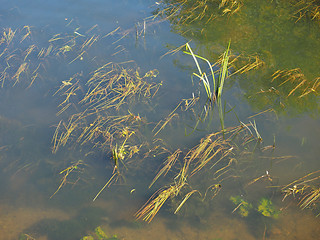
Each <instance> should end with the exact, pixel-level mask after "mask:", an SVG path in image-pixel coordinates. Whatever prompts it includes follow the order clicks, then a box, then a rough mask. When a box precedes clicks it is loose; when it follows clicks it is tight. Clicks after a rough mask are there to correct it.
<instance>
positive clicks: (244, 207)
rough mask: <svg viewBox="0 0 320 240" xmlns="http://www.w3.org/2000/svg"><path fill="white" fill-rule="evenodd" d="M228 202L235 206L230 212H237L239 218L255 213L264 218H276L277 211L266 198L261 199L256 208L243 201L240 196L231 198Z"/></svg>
mask: <svg viewBox="0 0 320 240" xmlns="http://www.w3.org/2000/svg"><path fill="white" fill-rule="evenodd" d="M230 201H231V202H232V203H233V204H234V205H236V208H235V209H234V210H233V211H232V212H238V213H239V215H240V216H241V217H248V215H249V214H250V212H252V211H256V212H259V213H261V214H262V215H263V216H265V217H271V218H275V219H276V218H278V216H279V211H277V210H276V209H275V207H274V205H273V203H272V201H271V200H270V199H268V198H261V199H260V200H259V203H258V205H257V206H256V207H254V206H253V205H252V203H249V202H247V201H245V200H244V199H243V198H242V197H241V196H239V195H237V196H231V197H230Z"/></svg>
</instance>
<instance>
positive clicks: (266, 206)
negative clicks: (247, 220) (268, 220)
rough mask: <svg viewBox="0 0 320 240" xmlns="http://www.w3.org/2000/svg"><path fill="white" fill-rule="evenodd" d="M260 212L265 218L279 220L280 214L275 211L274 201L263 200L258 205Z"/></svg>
mask: <svg viewBox="0 0 320 240" xmlns="http://www.w3.org/2000/svg"><path fill="white" fill-rule="evenodd" d="M258 212H260V213H261V214H262V215H263V216H265V217H272V218H278V217H279V212H278V211H277V210H276V209H275V207H274V205H273V203H272V201H271V200H270V199H268V198H261V199H260V202H259V205H258Z"/></svg>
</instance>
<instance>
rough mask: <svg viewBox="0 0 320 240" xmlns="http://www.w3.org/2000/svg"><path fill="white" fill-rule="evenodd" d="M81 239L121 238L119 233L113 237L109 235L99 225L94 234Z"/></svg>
mask: <svg viewBox="0 0 320 240" xmlns="http://www.w3.org/2000/svg"><path fill="white" fill-rule="evenodd" d="M81 240H119V238H118V237H117V235H113V236H112V237H108V235H107V234H106V233H105V232H104V231H103V230H102V228H101V227H100V226H99V227H97V228H96V229H95V230H94V233H93V234H92V235H88V236H84V237H82V238H81Z"/></svg>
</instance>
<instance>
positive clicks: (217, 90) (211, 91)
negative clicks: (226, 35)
mask: <svg viewBox="0 0 320 240" xmlns="http://www.w3.org/2000/svg"><path fill="white" fill-rule="evenodd" d="M230 43H231V41H229V44H228V47H227V49H226V50H225V51H224V53H223V55H222V59H221V60H220V61H218V62H217V63H215V64H211V63H210V61H209V60H208V59H206V58H204V57H201V56H199V55H196V54H194V53H193V51H192V49H191V47H190V45H189V43H186V49H187V51H185V52H184V53H186V54H189V55H191V56H192V57H193V60H194V62H195V64H196V66H197V70H198V72H199V73H193V75H194V76H196V77H198V78H199V79H200V82H201V83H203V86H204V88H205V91H206V94H207V97H208V100H209V101H208V102H210V103H211V105H210V106H209V108H212V110H213V109H214V103H215V102H216V103H217V106H218V110H219V118H220V123H221V129H222V130H224V107H223V104H222V98H221V96H222V91H223V87H224V83H225V80H226V79H227V78H228V64H229V55H230ZM198 59H200V60H203V61H205V62H206V63H207V64H208V66H209V69H210V73H209V74H207V73H206V72H205V71H204V70H202V69H201V67H200V64H199V62H198ZM216 64H219V65H220V66H219V69H218V78H217V79H216V77H215V73H216V72H215V71H214V70H213V66H215V65H216ZM210 75H211V77H212V81H209V77H208V76H210ZM210 82H212V83H210ZM205 109H207V108H205ZM205 112H206V114H207V111H205ZM197 124H198V123H197Z"/></svg>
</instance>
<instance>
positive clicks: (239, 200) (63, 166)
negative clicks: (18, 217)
mask: <svg viewBox="0 0 320 240" xmlns="http://www.w3.org/2000/svg"><path fill="white" fill-rule="evenodd" d="M262 2H263V3H261V2H260V3H259V4H257V6H255V7H253V6H252V3H251V1H227V0H222V1H200V0H198V1H189V0H179V1H163V4H164V5H161V6H165V7H164V8H163V9H158V10H157V11H156V12H155V14H156V15H157V16H158V17H159V16H160V17H163V18H165V19H169V21H170V22H171V23H172V27H173V29H174V30H175V31H176V32H177V33H179V34H181V35H183V36H184V37H186V38H190V39H193V41H192V42H190V43H186V44H184V45H183V46H181V47H180V48H178V50H174V51H175V53H178V54H181V55H183V56H184V58H186V57H187V58H190V59H191V61H190V62H192V64H193V65H192V67H191V69H192V71H191V72H192V73H191V78H192V79H191V81H192V82H193V84H194V85H193V86H194V89H192V97H190V98H185V99H181V101H180V102H178V103H174V106H175V107H173V110H169V112H170V113H169V114H168V115H165V116H160V120H159V119H157V120H159V121H154V119H156V118H155V117H153V116H152V115H154V114H155V113H156V109H157V108H156V107H157V105H159V104H161V101H159V99H160V100H161V97H158V93H159V92H161V91H163V90H162V81H161V80H160V77H161V72H159V70H157V69H153V70H143V71H142V70H141V69H140V68H139V67H138V66H137V64H135V63H134V62H133V61H125V62H121V63H116V62H113V61H105V59H103V60H101V59H98V58H95V57H94V56H91V54H92V53H91V52H90V51H91V50H92V49H93V48H95V46H96V45H98V46H99V44H100V43H101V41H102V39H103V38H106V36H111V35H113V33H110V35H106V36H104V37H100V36H99V35H97V34H93V33H92V34H91V35H90V33H91V31H93V29H94V27H93V29H89V30H88V31H87V32H86V37H84V35H83V36H81V35H82V34H80V33H78V31H77V29H76V30H74V31H73V33H72V34H56V35H54V36H52V37H51V38H50V39H48V45H46V46H41V47H40V46H37V45H36V43H34V42H33V41H34V38H31V36H32V34H31V33H32V28H30V27H29V26H25V27H23V28H22V29H20V30H19V29H17V30H13V29H11V28H6V29H4V30H3V32H2V35H1V40H0V61H1V64H0V84H1V86H2V88H3V89H6V88H8V89H9V88H11V87H14V88H18V87H21V88H25V89H30V88H32V87H35V86H37V84H43V83H44V81H45V79H46V76H47V75H48V73H47V69H49V71H50V67H51V65H50V64H49V63H50V62H58V63H59V64H61V65H59V64H58V66H60V67H61V68H62V69H65V70H66V72H68V71H69V70H70V69H72V68H71V66H74V65H75V64H80V66H81V65H82V63H85V64H83V65H86V66H85V67H84V66H81V71H79V72H73V71H71V72H72V73H71V74H70V73H69V74H68V75H65V78H64V79H58V80H57V79H50V80H49V81H51V83H50V85H51V86H52V85H53V86H54V87H53V89H50V90H49V91H46V92H47V93H48V92H49V94H47V95H49V96H50V97H52V98H53V99H54V101H56V102H57V113H56V117H57V121H56V124H55V126H54V129H55V130H54V131H53V132H52V145H51V150H52V153H53V154H62V155H63V154H64V153H65V152H72V151H77V152H80V154H81V156H82V157H81V159H80V160H79V159H74V158H73V159H71V160H70V159H69V158H65V160H64V162H63V163H54V168H55V170H56V173H57V174H56V175H58V176H59V177H60V182H59V183H58V184H57V187H56V189H55V190H54V191H53V192H52V193H51V194H50V196H51V198H54V197H57V195H58V194H59V192H60V190H61V189H62V188H63V187H65V186H66V185H68V184H69V185H75V184H80V183H81V184H85V183H84V182H85V181H83V182H82V181H80V179H82V177H83V175H85V173H86V170H87V169H88V168H89V167H90V166H91V164H92V162H91V160H92V159H98V160H100V161H101V162H103V164H104V165H103V166H104V170H105V174H106V176H105V182H104V183H103V184H101V186H99V189H100V190H99V191H97V192H96V193H95V194H94V195H93V196H90V199H92V200H93V201H95V200H97V199H98V198H103V197H104V196H103V194H102V193H103V192H104V191H107V188H109V187H110V186H112V185H116V184H123V185H125V184H132V183H130V180H129V181H128V179H130V176H134V175H137V174H141V175H144V174H145V175H147V174H148V175H147V176H148V177H149V176H150V175H152V177H151V178H150V179H149V180H150V181H149V182H147V183H145V185H146V189H145V191H146V192H147V193H148V196H146V198H145V199H146V201H145V204H143V205H142V206H141V207H140V208H138V210H137V211H136V213H135V218H136V219H140V220H143V221H146V222H148V223H150V222H151V221H152V220H153V219H154V218H155V216H157V214H158V213H159V212H160V210H161V209H163V207H164V206H166V205H169V206H170V207H171V209H170V210H171V211H172V213H174V214H179V215H185V216H187V215H188V214H189V213H194V212H196V213H197V214H198V215H197V216H202V215H201V214H200V212H201V211H200V210H199V208H197V207H198V205H196V204H194V203H195V202H196V203H198V204H199V205H201V204H202V206H205V207H207V206H208V207H209V206H210V204H211V206H212V205H214V203H213V202H214V200H215V198H216V197H217V196H218V195H219V194H221V193H223V192H224V191H225V189H227V188H228V187H230V186H236V187H234V188H232V189H233V190H235V188H237V189H236V190H235V191H237V192H239V191H243V190H244V189H245V188H246V187H247V186H249V185H253V184H257V185H258V184H260V183H267V184H268V186H272V187H274V188H273V189H276V187H277V189H281V191H282V193H283V194H284V199H285V198H287V197H288V196H292V197H294V198H298V200H299V202H298V204H299V206H300V207H301V208H302V209H306V208H313V207H316V206H318V204H319V199H320V189H319V183H318V180H319V178H320V177H319V171H315V172H314V173H310V174H308V175H306V176H305V177H302V178H300V179H298V180H296V181H293V182H292V183H291V184H289V185H286V186H284V187H283V186H280V187H279V186H275V185H276V184H275V182H274V177H273V176H272V172H271V171H269V169H270V168H272V167H271V166H272V165H276V164H277V163H278V162H280V161H283V160H285V159H287V158H290V156H289V157H288V156H280V157H278V156H276V154H274V150H275V147H276V146H275V142H274V143H273V145H267V144H266V145H265V142H263V137H262V136H261V135H260V133H259V129H258V127H257V125H259V122H256V121H255V120H254V117H251V118H252V120H251V118H250V120H249V123H245V121H246V120H243V119H239V118H238V116H237V109H236V107H233V106H230V105H229V104H228V99H227V98H226V97H225V96H224V95H223V93H224V92H226V90H228V89H230V88H231V87H232V86H233V85H235V84H239V86H240V88H241V90H242V91H243V92H244V93H243V94H244V96H245V98H246V100H247V101H248V102H249V103H250V105H251V106H252V107H253V108H255V109H256V110H259V111H262V112H261V114H263V113H266V112H269V111H273V112H276V113H277V114H278V113H280V112H281V111H284V112H285V111H286V109H291V108H296V110H297V112H303V111H314V110H315V109H317V108H318V91H319V86H320V82H319V76H318V75H317V73H318V72H317V71H315V73H314V71H311V70H312V69H314V64H315V65H317V66H318V64H317V63H318V60H317V59H316V58H314V56H313V55H312V56H310V59H311V60H310V64H309V66H308V65H306V64H305V63H304V62H305V61H304V60H301V59H300V58H298V60H299V61H297V66H295V65H293V64H292V62H291V61H289V60H290V59H291V58H293V57H292V56H291V55H288V56H285V57H284V56H283V54H285V53H281V54H280V55H277V52H278V51H280V50H279V48H283V44H284V43H281V44H280V45H279V46H274V45H269V46H268V48H266V49H265V48H263V47H261V46H265V40H266V39H268V38H271V37H274V35H277V37H279V38H280V40H281V41H282V40H283V36H284V33H285V32H286V30H287V29H284V28H282V23H283V22H286V21H291V22H292V25H290V26H293V25H294V26H295V27H296V28H295V30H294V31H295V32H294V33H293V34H297V35H298V37H299V38H298V40H297V41H294V44H293V46H291V47H292V48H295V47H296V44H298V43H301V42H300V40H301V39H302V38H303V37H304V36H305V31H306V29H305V27H304V26H303V21H307V20H308V19H307V18H308V16H309V15H310V14H311V15H310V16H311V20H312V24H313V23H314V22H313V21H314V20H319V17H318V16H319V14H318V13H317V12H316V11H318V8H313V7H314V6H315V5H314V4H316V1H312V2H310V1H309V3H310V4H309V5H307V7H306V8H303V7H302V5H301V3H302V1H300V2H298V3H297V4H296V5H292V4H293V3H292V1H287V2H286V3H285V2H284V1H262ZM312 3H314V4H312ZM286 4H290V6H294V7H295V8H299V7H301V8H300V10H299V11H298V12H296V13H294V14H291V10H292V9H290V11H289V10H287V9H286V8H283V6H286ZM275 6H276V7H275ZM279 6H281V7H282V8H283V9H282V8H281V9H282V10H281V12H279V11H280V10H279ZM304 9H306V10H304ZM307 9H310V10H307ZM258 12H261V13H259V14H260V15H261V16H260V15H259V16H260V20H261V21H258V23H254V24H257V25H249V24H248V23H247V20H248V19H250V18H251V17H252V16H254V15H256V14H258ZM274 15H276V16H279V18H276V17H274ZM289 16H290V17H289ZM271 17H274V18H272V19H275V21H274V22H273V23H272V27H274V28H275V29H277V31H279V33H277V34H276V33H275V32H271V31H269V30H270V28H271V26H269V25H268V24H266V25H267V26H266V25H263V24H262V23H263V21H262V20H263V19H269V18H271ZM292 19H294V21H292ZM309 20H310V19H309ZM227 22H232V24H233V26H232V29H231V28H230V27H229V28H225V24H226V23H227ZM264 22H267V21H264ZM215 24H221V26H217V25H215ZM312 24H311V27H312V29H313V27H314V26H313V25H312ZM239 25H241V29H240V30H239V31H238V30H237V27H234V26H239ZM199 26H201V28H199ZM204 26H206V27H204ZM188 29H190V31H189V30H188ZM209 29H217V35H214V36H211V34H212V33H211V32H210V31H211V30H209ZM225 29H226V31H225ZM115 31H117V30H115ZM241 31H243V32H244V33H246V34H247V35H248V34H249V35H250V36H252V39H247V38H245V37H244V35H242V34H241V33H240V32H241ZM222 32H226V33H223V34H221V37H217V38H216V43H215V44H212V45H211V46H209V45H206V44H207V43H205V42H202V41H201V40H200V39H201V37H203V36H205V37H206V38H207V39H213V37H216V36H218V35H219V34H220V33H222ZM258 32H259V33H260V34H257V33H258ZM251 33H252V34H251ZM125 34H126V33H125ZM142 34H143V33H142ZM310 34H311V33H310ZM312 34H315V36H311V39H310V40H308V41H309V42H308V44H309V43H311V44H314V46H315V48H316V49H318V48H319V47H318V46H319V45H318V44H319V43H318V42H317V41H315V39H317V36H318V32H317V30H316V31H315V33H312ZM139 35H140V33H139ZM256 35H259V36H260V38H261V39H260V38H258V37H257V36H256ZM123 36H126V35H123ZM262 38H263V39H262ZM280 40H279V41H277V42H276V43H277V44H279V42H280ZM210 41H211V40H210ZM17 44H18V45H19V46H20V47H19V50H16V46H17ZM275 45H276V44H275ZM248 46H251V47H248ZM303 48H304V46H302V50H303ZM180 50H182V51H180ZM280 52H281V51H280ZM302 52H303V51H302ZM301 55H304V54H301ZM305 55H308V54H307V53H306V54H305ZM294 57H295V56H294ZM88 59H91V60H92V59H94V60H92V62H94V64H87V63H88V61H89V60H88ZM29 60H30V61H29ZM91 60H90V61H91ZM283 60H284V61H283ZM92 62H90V63H92ZM182 65H183V64H182ZM159 75H160V76H159ZM266 79H267V80H266ZM197 82H199V84H196V83H197ZM190 95H191V92H190ZM293 111H294V110H293ZM258 114H260V113H258ZM230 116H231V117H230ZM150 118H151V119H152V121H150V120H149V119H150ZM230 118H232V121H228V120H229V119H230ZM234 119H235V120H234ZM0 120H1V121H0V124H3V125H5V123H6V120H4V119H3V118H2V117H1V116H0ZM230 122H236V124H234V125H230ZM177 126H179V127H181V126H182V127H181V129H183V130H184V132H183V131H180V132H179V131H175V130H176V129H178V128H177ZM4 128H5V127H4ZM51 129H52V128H51ZM168 132H171V134H172V135H179V134H180V135H182V137H183V138H185V139H188V140H189V145H188V146H185V145H184V143H183V142H181V143H180V142H177V143H175V144H171V143H172V142H174V140H172V139H170V138H174V137H175V136H172V135H168V134H166V133H168ZM0 143H2V142H0ZM0 147H1V146H0ZM261 160H263V161H261ZM277 161H278V162H277ZM105 166H106V167H105ZM26 169H29V168H28V166H27V167H26ZM57 169H58V170H57ZM155 169H157V170H155ZM252 169H256V171H255V173H254V174H252V171H250V170H252ZM266 169H268V171H266ZM265 172H266V173H265ZM269 172H270V173H269ZM90 177H92V176H90ZM91 179H94V177H92V178H91ZM92 181H95V180H92ZM128 182H129V183H128ZM263 187H264V186H263ZM273 189H272V190H270V191H274V192H275V193H278V194H280V192H279V191H278V192H276V191H277V190H273ZM134 191H135V189H132V190H131V192H130V194H132V193H134ZM266 191H267V190H266ZM268 191H269V190H268ZM150 192H151V193H150ZM90 194H91V193H90ZM221 195H222V194H221ZM222 198H223V197H222ZM229 200H230V201H231V202H232V203H233V204H234V205H235V208H234V212H237V213H238V214H239V215H240V216H241V217H247V216H249V215H250V213H251V212H255V213H258V214H259V215H260V216H264V217H268V218H274V219H276V218H277V217H278V216H279V211H278V210H277V207H276V206H275V205H274V203H273V202H272V201H271V200H270V199H268V198H263V197H262V198H261V196H259V197H257V200H258V201H255V202H252V203H251V202H249V201H246V200H245V199H244V198H243V197H242V196H240V195H236V196H231V197H230V199H229ZM88 211H90V212H92V213H94V214H95V217H90V216H87V215H86V214H87V213H86V214H83V215H81V214H79V215H78V216H76V217H75V218H72V219H70V220H65V221H59V220H56V219H45V220H43V221H41V222H39V223H37V224H35V225H34V226H32V227H31V228H29V229H26V230H25V231H24V232H26V233H25V234H23V235H22V236H21V237H22V238H21V239H32V237H31V236H33V235H35V236H38V235H40V236H47V238H48V239H49V240H53V239H66V236H68V238H67V239H80V238H81V237H82V239H83V240H84V239H95V240H97V239H109V240H111V239H114V240H116V239H118V238H117V236H109V235H107V234H106V233H105V232H104V231H103V230H102V229H101V227H96V226H99V225H100V224H101V222H102V221H103V219H102V217H103V216H104V215H105V214H106V213H104V212H103V211H100V210H98V213H96V211H95V210H94V209H90V210H88ZM203 215H204V214H203ZM90 233H91V235H87V234H90ZM28 234H30V235H28ZM85 235H87V236H85Z"/></svg>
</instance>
